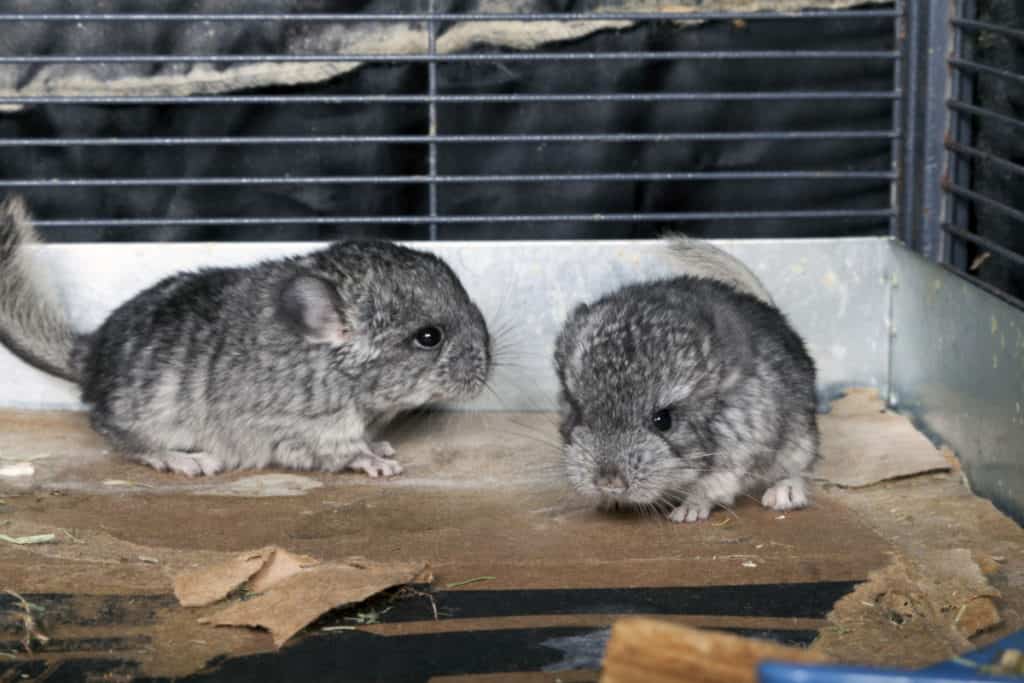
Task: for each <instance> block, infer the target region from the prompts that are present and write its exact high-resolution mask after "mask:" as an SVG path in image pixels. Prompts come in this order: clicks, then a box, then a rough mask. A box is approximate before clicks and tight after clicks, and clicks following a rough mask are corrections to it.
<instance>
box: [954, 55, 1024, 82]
mask: <svg viewBox="0 0 1024 683" xmlns="http://www.w3.org/2000/svg"><path fill="white" fill-rule="evenodd" d="M949 64H950V66H954V67H956V68H957V69H963V70H964V71H971V72H973V73H977V74H986V75H988V76H995V77H996V78H1002V79H1003V80H1005V81H1010V82H1011V83H1017V84H1019V85H1024V75H1022V74H1018V73H1014V72H1012V71H1007V70H1006V69H999V68H997V67H994V66H989V65H987V64H978V63H977V62H971V61H968V60H965V59H955V58H954V59H950V60H949Z"/></svg>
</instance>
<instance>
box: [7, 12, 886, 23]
mask: <svg viewBox="0 0 1024 683" xmlns="http://www.w3.org/2000/svg"><path fill="white" fill-rule="evenodd" d="M895 16H896V11H895V10H848V11H843V12H835V11H827V10H826V11H820V10H819V11H808V12H670V11H665V12H661V11H658V12H560V13H555V12H508V13H500V12H467V13H465V14H461V13H437V14H425V13H423V12H408V13H402V12H391V13H376V14H375V13H371V12H367V13H365V14H351V13H331V12H321V13H295V14H286V13H281V12H268V13H266V14H258V13H256V14H254V13H246V14H230V13H216V14H214V13H211V14H197V13H182V14H167V13H152V12H150V13H126V14H110V13H97V14H81V13H78V14H54V13H47V14H31V13H18V14H0V22H12V21H49V22H60V21H63V22H80V21H95V22H133V21H139V22H143V21H144V22H155V21H161V22H176V23H178V22H193V21H217V22H236V21H287V22H342V21H358V22H395V21H679V20H693V21H715V20H730V19H749V20H759V19H767V20H771V19H843V20H848V19H887V18H892V17H895Z"/></svg>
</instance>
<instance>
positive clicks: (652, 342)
mask: <svg viewBox="0 0 1024 683" xmlns="http://www.w3.org/2000/svg"><path fill="white" fill-rule="evenodd" d="M666 248H667V249H670V250H672V253H673V254H674V255H675V256H676V257H677V258H678V262H679V266H680V273H682V274H681V275H680V276H679V277H674V278H670V279H664V280H659V281H656V282H647V283H640V284H632V285H628V286H626V287H623V288H621V289H620V290H618V291H616V292H614V293H612V294H609V295H607V296H604V297H602V298H601V299H599V300H597V301H595V302H593V303H590V304H582V305H580V306H578V307H577V308H576V309H575V310H574V311H573V312H572V314H571V315H570V316H569V320H568V321H567V322H566V324H565V326H564V328H563V330H562V332H561V335H560V336H559V338H558V341H557V343H556V350H555V366H556V369H557V372H558V377H559V381H560V383H561V400H560V404H561V409H562V421H561V433H562V439H563V442H564V450H563V457H564V462H565V468H566V472H567V475H568V478H569V481H570V483H571V484H572V486H573V487H574V488H575V489H576V490H577V491H578V492H580V493H582V494H584V495H587V496H589V497H591V498H594V499H596V500H597V501H598V502H599V503H601V504H602V505H605V506H615V505H623V506H625V507H636V508H641V509H643V508H646V509H657V510H660V511H663V512H664V513H666V514H667V515H668V517H669V518H670V519H672V520H673V521H676V522H684V521H685V522H695V521H698V520H702V519H706V518H707V517H708V515H709V513H710V511H711V509H712V508H713V507H715V506H716V505H730V504H731V503H732V502H733V501H734V500H735V498H736V497H737V496H739V495H742V494H745V493H748V492H750V491H753V490H763V491H764V492H763V494H762V497H761V503H762V504H763V505H764V506H765V507H768V508H772V509H775V510H790V509H794V508H800V507H804V506H805V505H807V492H806V485H805V481H804V477H805V475H806V474H807V472H808V471H809V470H810V468H811V467H812V465H813V464H814V462H815V461H816V460H817V459H818V429H817V422H816V393H815V368H814V362H813V361H812V360H811V357H810V355H809V354H808V352H807V349H806V348H805V346H804V342H803V340H802V339H801V338H800V335H799V334H797V333H796V331H794V329H793V328H792V327H791V326H790V324H789V322H788V321H787V320H786V317H785V316H784V315H783V314H782V313H781V312H780V311H779V309H778V308H776V306H775V305H774V303H773V302H772V299H771V296H770V295H769V294H768V292H767V291H766V290H765V288H764V286H763V285H762V284H761V282H760V281H759V280H758V279H757V277H756V276H755V275H754V274H753V273H752V272H751V271H750V270H748V269H747V268H746V267H745V266H744V265H743V264H742V263H740V262H739V261H738V260H736V259H735V258H733V257H732V256H730V255H728V254H726V253H725V252H723V251H721V250H719V249H717V248H716V247H714V246H712V245H710V244H708V243H706V242H702V241H698V240H690V239H687V238H684V237H673V238H670V239H669V240H668V243H667V245H666Z"/></svg>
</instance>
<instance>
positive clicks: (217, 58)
mask: <svg viewBox="0 0 1024 683" xmlns="http://www.w3.org/2000/svg"><path fill="white" fill-rule="evenodd" d="M897 56H899V53H898V52H896V51H895V50H658V51H654V52H651V51H637V52H500V53H494V54H434V55H431V54H337V55H268V54H253V55H20V56H17V57H11V56H0V64H200V63H202V64H206V63H209V64H223V63H245V64H252V63H262V62H271V63H281V64H286V63H295V62H316V63H322V62H335V63H344V62H360V63H366V62H395V63H408V62H412V63H426V62H483V63H487V64H491V63H494V62H597V61H644V60H672V59H701V60H703V59H714V60H740V59H769V60H786V59H850V60H853V59H885V60H890V61H891V60H893V59H896V57H897Z"/></svg>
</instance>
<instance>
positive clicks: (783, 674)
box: [758, 631, 1024, 683]
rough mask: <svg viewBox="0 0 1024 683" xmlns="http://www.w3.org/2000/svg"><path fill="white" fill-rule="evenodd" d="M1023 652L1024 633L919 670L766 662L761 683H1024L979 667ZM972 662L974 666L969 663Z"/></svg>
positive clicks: (759, 669)
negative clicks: (1005, 654)
mask: <svg viewBox="0 0 1024 683" xmlns="http://www.w3.org/2000/svg"><path fill="white" fill-rule="evenodd" d="M1009 649H1017V650H1024V631H1018V632H1017V633H1014V634H1013V635H1011V636H1007V637H1006V638H1003V639H1002V640H999V641H997V642H995V643H992V644H991V645H989V646H988V647H984V648H981V649H980V650H975V651H974V652H972V653H970V654H967V655H964V656H963V657H962V658H960V660H951V661H948V662H942V663H941V664H936V665H935V666H930V667H928V668H926V669H920V670H917V671H901V670H898V669H872V668H867V667H854V666H824V665H808V664H783V663H779V662H765V663H763V664H761V665H760V666H759V667H758V681H759V682H760V683H944V682H948V683H965V682H966V681H980V682H984V683H1024V677H1020V676H991V675H988V674H986V673H984V672H982V671H979V670H978V669H977V668H976V667H977V666H983V665H986V664H994V663H995V662H997V661H998V660H999V657H1000V655H1001V654H1002V653H1003V651H1004V650H1009ZM967 662H971V663H973V665H972V664H968V663H967Z"/></svg>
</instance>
